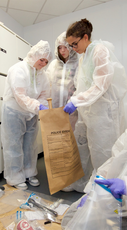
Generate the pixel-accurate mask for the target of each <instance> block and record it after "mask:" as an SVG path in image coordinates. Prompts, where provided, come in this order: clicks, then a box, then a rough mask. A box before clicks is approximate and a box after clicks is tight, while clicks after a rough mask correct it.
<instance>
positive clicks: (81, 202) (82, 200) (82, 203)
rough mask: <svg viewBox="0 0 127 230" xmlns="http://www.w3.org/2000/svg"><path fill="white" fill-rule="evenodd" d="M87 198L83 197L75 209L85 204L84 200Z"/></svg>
mask: <svg viewBox="0 0 127 230" xmlns="http://www.w3.org/2000/svg"><path fill="white" fill-rule="evenodd" d="M87 196H88V195H86V196H84V197H83V198H82V199H81V201H80V203H79V205H78V206H77V208H79V207H82V206H83V205H84V204H85V202H86V200H87Z"/></svg>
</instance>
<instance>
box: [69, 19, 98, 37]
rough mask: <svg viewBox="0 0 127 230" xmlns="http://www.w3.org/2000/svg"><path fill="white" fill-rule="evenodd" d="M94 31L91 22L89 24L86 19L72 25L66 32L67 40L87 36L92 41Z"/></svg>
mask: <svg viewBox="0 0 127 230" xmlns="http://www.w3.org/2000/svg"><path fill="white" fill-rule="evenodd" d="M92 31H93V26H92V24H91V22H89V21H88V20H87V19H86V18H85V19H81V20H80V21H77V22H74V23H73V24H71V25H70V26H69V27H68V29H67V32H66V38H68V37H70V36H73V37H76V38H78V37H81V38H83V36H84V35H85V34H87V35H88V39H89V40H90V38H91V32H92Z"/></svg>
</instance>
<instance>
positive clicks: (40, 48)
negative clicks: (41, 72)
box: [24, 40, 52, 67]
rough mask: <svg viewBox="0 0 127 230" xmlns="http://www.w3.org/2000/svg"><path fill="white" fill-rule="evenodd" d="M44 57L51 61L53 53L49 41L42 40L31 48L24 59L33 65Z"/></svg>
mask: <svg viewBox="0 0 127 230" xmlns="http://www.w3.org/2000/svg"><path fill="white" fill-rule="evenodd" d="M42 58H44V59H47V60H48V63H49V62H50V61H51V59H52V53H51V49H50V46H49V43H48V42H47V41H42V40H41V41H39V42H38V43H37V44H36V45H34V46H33V47H32V48H31V49H30V51H29V52H28V54H27V56H26V57H25V58H24V61H26V62H27V63H28V64H29V65H30V66H32V67H33V66H34V64H35V63H36V62H37V61H38V60H39V59H42Z"/></svg>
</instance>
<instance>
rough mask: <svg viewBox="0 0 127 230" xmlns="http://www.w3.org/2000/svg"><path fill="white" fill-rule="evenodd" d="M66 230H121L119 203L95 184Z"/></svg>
mask: <svg viewBox="0 0 127 230" xmlns="http://www.w3.org/2000/svg"><path fill="white" fill-rule="evenodd" d="M65 229H66V230H75V229H80V230H99V229H103V230H121V202H120V201H118V200H116V199H115V198H114V197H113V196H112V194H111V193H110V192H108V191H106V190H105V189H104V188H102V187H101V186H99V185H97V184H96V183H94V184H93V188H92V190H91V192H90V194H89V195H88V198H87V200H86V202H85V205H84V206H83V207H80V208H78V210H77V212H76V213H75V215H74V216H73V218H72V219H71V220H70V221H69V223H68V224H67V226H66V228H65Z"/></svg>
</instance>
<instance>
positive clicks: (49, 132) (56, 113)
mask: <svg viewBox="0 0 127 230" xmlns="http://www.w3.org/2000/svg"><path fill="white" fill-rule="evenodd" d="M47 100H48V103H49V109H47V110H40V111H39V117H40V124H41V133H42V143H43V150H44V159H45V165H46V172H47V177H48V184H49V190H50V194H54V193H56V192H58V191H59V190H62V189H63V188H64V187H66V186H68V185H70V184H72V183H73V182H75V181H77V180H78V179H80V178H81V177H83V176H84V172H83V169H82V165H81V160H80V156H79V151H78V147H77V143H76V140H75V137H74V134H73V131H72V128H71V124H70V121H69V114H68V113H65V112H64V110H63V107H60V108H55V109H53V108H52V99H51V98H49V99H47Z"/></svg>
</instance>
